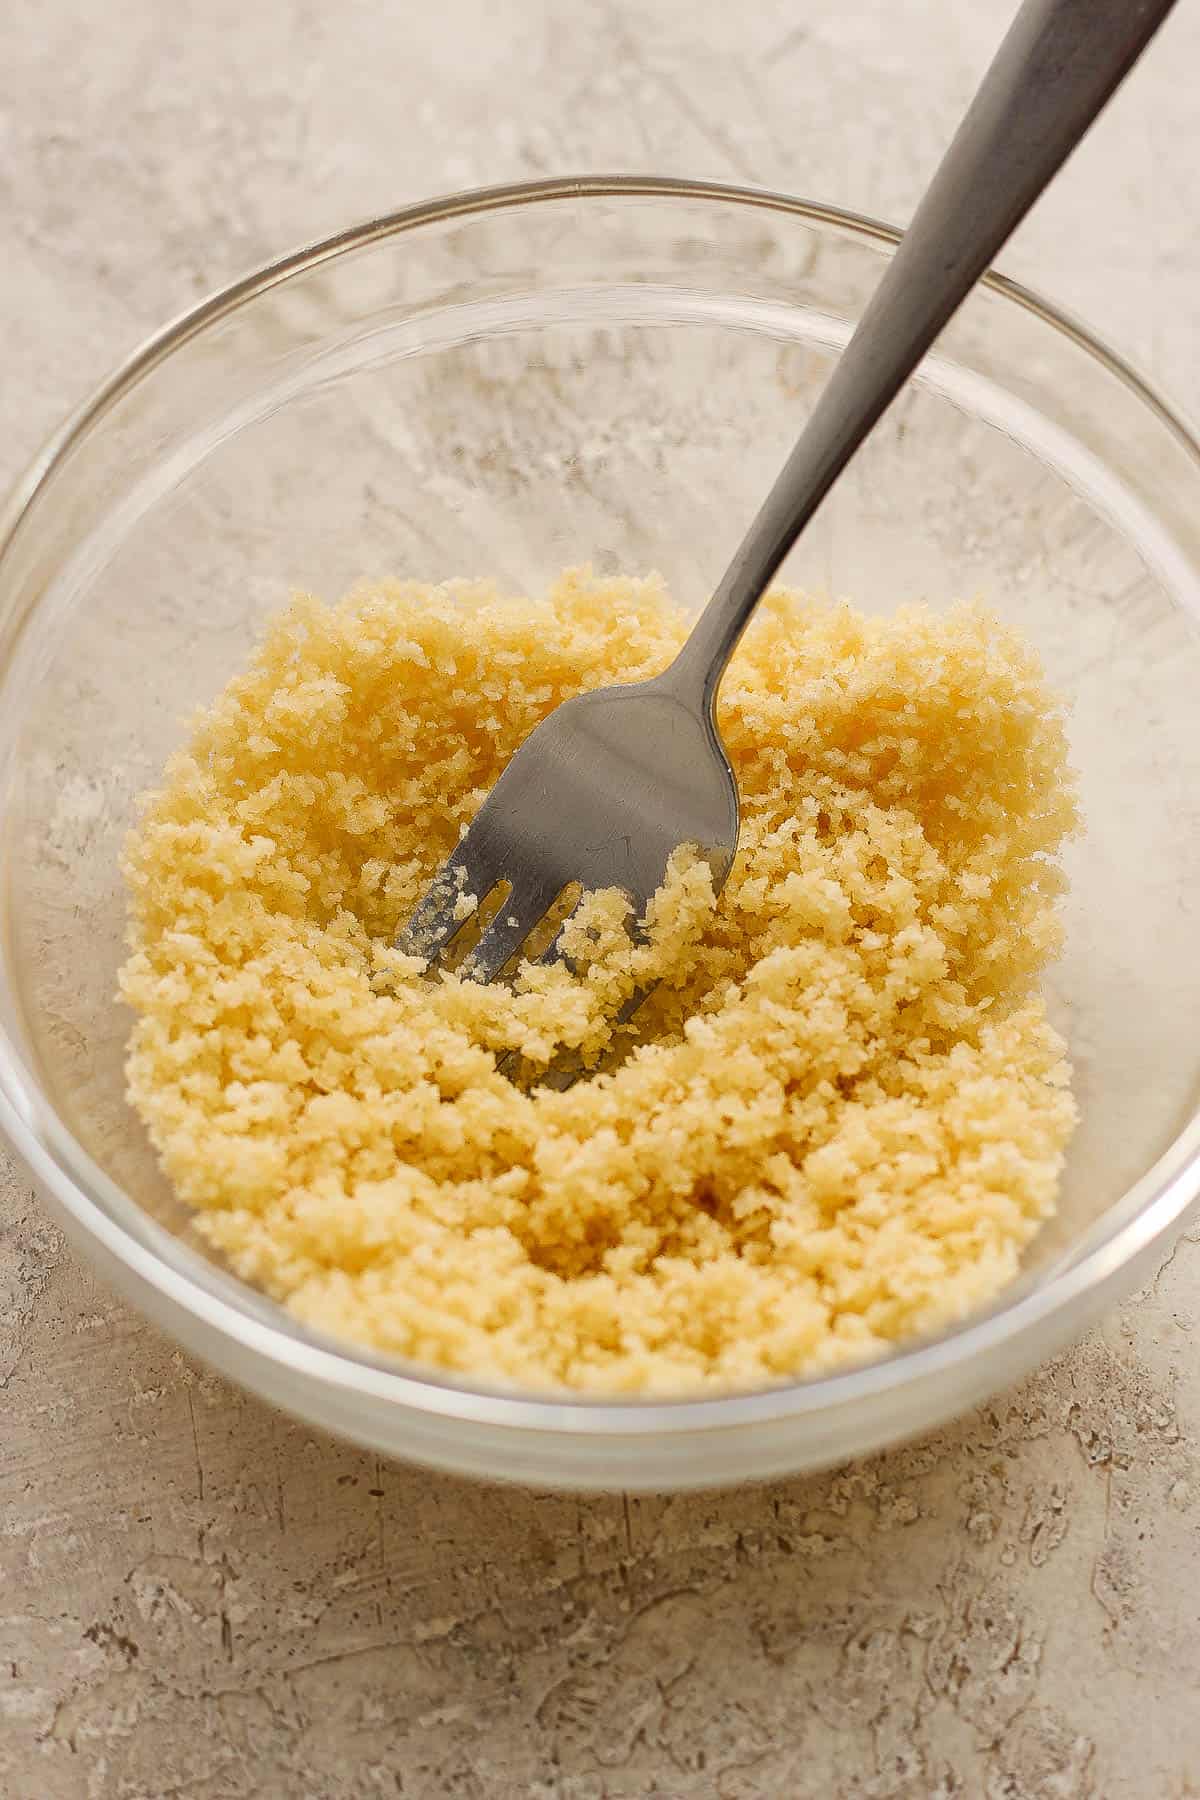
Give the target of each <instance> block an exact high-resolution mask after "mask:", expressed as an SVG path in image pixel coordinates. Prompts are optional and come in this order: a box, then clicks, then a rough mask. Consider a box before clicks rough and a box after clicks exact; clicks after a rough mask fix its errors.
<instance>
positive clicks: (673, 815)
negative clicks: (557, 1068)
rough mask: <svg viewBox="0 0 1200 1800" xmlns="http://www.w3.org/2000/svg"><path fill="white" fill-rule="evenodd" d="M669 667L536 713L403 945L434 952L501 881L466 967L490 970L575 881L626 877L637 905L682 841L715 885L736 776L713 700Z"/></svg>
mask: <svg viewBox="0 0 1200 1800" xmlns="http://www.w3.org/2000/svg"><path fill="white" fill-rule="evenodd" d="M669 676H670V671H668V675H667V676H666V677H663V676H660V677H658V678H657V679H656V680H653V681H645V682H639V683H637V684H636V685H634V686H630V687H611V688H598V689H596V690H595V692H593V693H589V694H580V695H578V696H577V697H576V698H574V699H572V700H567V701H565V702H564V703H563V704H562V705H561V706H559V707H557V708H556V709H555V711H554V712H552V713H551V714H550V715H549V717H548V718H546V719H544V720H543V721H542V723H541V724H540V725H539V726H538V727H537V729H536V731H534V732H532V733H531V734H530V736H529V737H528V738H527V739H526V741H525V743H524V744H522V746H521V748H520V749H519V750H518V751H517V753H516V755H515V756H514V757H513V759H512V761H511V762H510V763H509V765H508V767H507V768H506V769H505V771H504V773H503V774H502V775H501V777H500V779H499V781H498V782H497V783H496V785H495V787H494V788H493V789H492V791H491V793H490V794H489V795H488V797H487V799H486V800H485V801H484V803H483V805H482V806H481V807H480V809H479V811H478V812H477V813H476V815H475V817H474V819H473V820H472V822H471V824H470V826H469V827H468V829H467V831H466V833H465V835H464V836H463V838H462V839H461V840H460V842H459V844H458V847H457V848H456V849H455V850H454V852H453V853H452V855H451V856H450V857H449V859H448V860H447V862H446V863H445V864H444V866H443V867H442V869H441V870H440V871H439V873H438V875H437V876H436V877H435V878H434V880H433V882H432V884H431V886H430V887H429V889H428V890H427V892H426V893H425V895H424V896H423V898H422V899H421V901H420V903H419V905H418V906H417V908H416V911H415V912H414V913H413V916H412V918H411V919H410V921H409V923H408V926H407V927H406V929H405V930H404V931H403V932H402V933H401V934H400V937H399V938H398V940H397V941H398V943H399V946H400V948H401V949H403V950H406V951H408V952H409V954H411V955H414V956H420V957H422V958H424V960H425V961H426V962H427V963H432V962H434V961H435V960H436V958H437V957H438V956H439V955H440V954H441V952H442V951H443V950H444V949H445V948H446V946H447V945H448V944H449V943H450V941H451V939H452V938H454V937H455V936H456V935H457V934H458V932H459V931H460V930H461V928H462V926H463V925H464V924H465V923H466V921H467V919H468V918H470V917H471V916H472V914H473V912H474V910H475V908H476V907H477V906H478V905H479V903H480V902H481V901H482V900H484V899H485V898H486V896H487V895H488V894H489V893H490V892H491V890H492V889H493V888H495V887H496V885H497V884H498V883H500V882H507V883H508V884H510V890H511V891H510V892H509V894H508V897H507V899H506V900H505V901H504V903H503V905H502V906H501V907H500V910H499V912H498V913H497V915H496V917H495V918H494V919H493V920H492V921H491V923H490V924H489V925H488V926H487V927H486V929H485V930H484V931H483V933H482V934H481V936H480V938H479V942H478V943H477V944H476V946H475V948H474V949H473V950H472V951H471V954H470V956H469V957H468V958H467V960H466V961H465V962H464V963H463V965H462V968H461V969H460V971H459V972H460V974H463V975H467V976H470V977H472V978H473V979H475V980H477V981H491V980H493V979H494V978H495V977H496V976H497V975H498V974H499V973H500V970H501V969H502V968H503V967H504V965H505V964H506V963H507V962H508V961H509V959H510V958H511V957H513V956H514V955H515V954H516V953H517V952H518V951H519V950H520V948H521V946H522V944H524V942H525V940H526V939H527V938H528V936H529V934H530V933H531V931H533V929H534V927H535V926H536V925H537V924H538V923H539V921H540V920H542V919H543V918H544V917H545V915H546V913H547V912H548V911H549V909H550V908H551V907H552V906H553V905H554V902H555V901H556V900H557V899H558V898H559V896H560V895H561V894H562V893H563V890H564V889H566V888H568V887H571V886H573V885H574V884H575V883H578V884H579V886H580V888H581V890H582V891H583V892H584V893H592V892H595V891H597V890H598V889H603V888H618V889H620V890H621V891H622V892H623V893H624V894H626V895H627V896H628V898H629V900H630V901H631V902H632V904H633V909H634V916H635V918H638V919H640V918H641V917H642V916H643V914H644V913H645V910H646V907H647V906H648V904H649V902H650V900H651V899H652V898H653V896H654V894H655V893H656V892H657V891H658V889H659V888H660V887H661V886H662V884H663V881H664V879H665V877H666V872H667V864H668V863H669V861H670V859H671V856H672V854H673V853H674V851H676V850H677V849H679V848H680V847H681V846H683V845H690V846H693V847H694V848H695V849H696V850H697V851H698V852H699V853H700V854H701V855H702V856H704V857H706V858H707V859H708V861H709V864H710V866H711V868H712V872H713V885H714V887H715V888H716V889H717V890H719V889H720V887H721V886H722V884H723V883H724V881H725V877H726V876H727V874H728V873H729V867H730V864H731V863H732V861H733V856H734V851H735V850H736V848H737V836H738V796H737V785H736V783H735V781H734V778H733V771H732V770H731V769H730V767H729V762H728V759H727V757H726V755H725V752H724V749H723V748H722V745H721V740H720V737H719V736H718V734H717V729H716V725H715V723H714V721H713V718H712V714H711V711H710V710H709V708H708V707H707V706H706V705H704V704H700V705H695V704H693V703H692V701H691V699H690V696H688V695H687V694H686V692H682V691H680V690H679V689H678V688H677V687H676V686H675V685H674V684H673V683H672V682H671V680H670V679H669ZM549 954H553V948H552V951H551V952H550V953H549Z"/></svg>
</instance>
